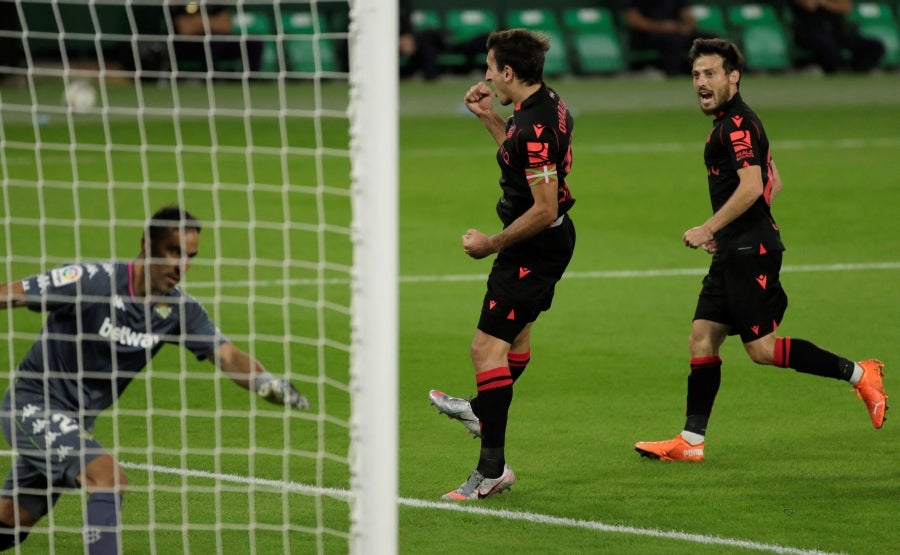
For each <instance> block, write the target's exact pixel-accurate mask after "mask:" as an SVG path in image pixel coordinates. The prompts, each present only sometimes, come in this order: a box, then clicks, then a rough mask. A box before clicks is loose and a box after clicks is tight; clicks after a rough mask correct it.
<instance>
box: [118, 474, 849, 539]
mask: <svg viewBox="0 0 900 555" xmlns="http://www.w3.org/2000/svg"><path fill="white" fill-rule="evenodd" d="M119 464H120V465H122V466H123V467H125V468H130V469H134V470H140V471H145V472H155V473H159V474H173V475H177V476H189V477H194V478H206V479H210V480H217V481H221V482H231V483H237V484H248V485H251V484H252V485H256V486H268V487H272V488H273V489H276V490H279V491H289V492H294V493H303V494H306V495H325V496H328V497H335V498H341V499H346V500H348V501H349V500H350V498H351V496H350V492H348V491H346V490H340V489H335V488H317V487H314V486H310V485H306V484H299V483H296V482H283V481H280V480H266V479H260V478H250V477H247V476H238V475H234V474H219V473H214V472H207V471H203V470H185V469H180V468H170V467H165V466H156V465H148V464H138V463H129V462H120V463H119ZM397 502H398V503H399V504H400V505H405V506H407V507H415V508H419V509H433V510H438V511H456V512H460V513H468V514H475V515H481V516H485V517H489V518H502V519H505V520H515V521H520V522H529V523H533V524H546V525H549V526H561V527H566V528H581V529H585V530H594V531H597V532H609V533H616V534H629V535H633V536H646V537H651V538H661V539H668V540H678V541H685V542H689V543H696V544H703V545H720V546H723V547H730V548H741V549H749V550H753V551H764V552H768V553H779V554H784V555H837V554H834V553H830V552H827V551H819V550H809V549H800V548H796V547H786V546H782V545H778V544H770V543H760V542H755V541H749V540H739V539H734V538H723V537H719V536H706V535H703V534H690V533H687V532H679V531H677V530H656V529H653V528H636V527H634V526H623V525H620V524H605V523H603V522H598V521H595V520H578V519H572V518H560V517H555V516H550V515H542V514H538V513H528V512H516V511H506V510H502V509H488V508H485V507H479V506H476V505H472V504H457V503H449V502H435V501H423V500H421V499H409V498H404V497H401V498H399V499H398V500H397Z"/></svg>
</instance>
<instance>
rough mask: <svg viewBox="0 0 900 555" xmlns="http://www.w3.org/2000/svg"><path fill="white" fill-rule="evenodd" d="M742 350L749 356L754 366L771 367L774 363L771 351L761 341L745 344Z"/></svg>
mask: <svg viewBox="0 0 900 555" xmlns="http://www.w3.org/2000/svg"><path fill="white" fill-rule="evenodd" d="M744 349H745V350H746V351H747V354H748V355H750V360H752V361H753V362H755V363H756V364H764V365H771V364H772V363H773V362H774V357H773V353H772V349H770V348H768V345H767V344H766V343H764V342H763V341H761V340H758V341H753V342H751V343H745V344H744Z"/></svg>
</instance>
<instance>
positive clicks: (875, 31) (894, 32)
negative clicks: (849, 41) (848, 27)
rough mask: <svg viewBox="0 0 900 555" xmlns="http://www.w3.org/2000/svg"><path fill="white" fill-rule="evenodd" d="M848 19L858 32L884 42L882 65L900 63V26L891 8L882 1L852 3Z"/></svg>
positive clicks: (888, 65)
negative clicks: (855, 25) (856, 26)
mask: <svg viewBox="0 0 900 555" xmlns="http://www.w3.org/2000/svg"><path fill="white" fill-rule="evenodd" d="M849 19H850V20H851V21H853V22H854V23H856V24H857V25H858V26H859V32H860V33H861V34H863V35H865V36H867V37H870V38H874V39H878V40H880V41H881V42H882V43H883V44H884V49H885V52H884V58H882V59H881V65H882V67H896V66H898V65H900V26H898V25H897V20H896V19H895V18H894V14H893V13H892V12H891V8H890V7H889V6H888V5H887V4H885V3H882V2H858V3H854V4H853V11H851V12H850V16H849Z"/></svg>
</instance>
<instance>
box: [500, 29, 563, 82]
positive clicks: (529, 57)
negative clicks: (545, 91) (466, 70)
mask: <svg viewBox="0 0 900 555" xmlns="http://www.w3.org/2000/svg"><path fill="white" fill-rule="evenodd" d="M487 49H488V51H491V50H493V51H494V60H495V61H496V62H497V68H498V69H503V68H504V67H505V66H509V67H511V68H512V70H513V71H514V72H516V76H517V77H518V78H519V80H521V81H522V82H523V83H525V84H526V85H534V84H537V83H540V82H542V81H543V80H544V59H545V58H546V53H547V50H549V49H550V36H549V35H546V34H544V33H540V32H533V31H529V30H527V29H507V30H505V31H494V32H493V33H491V34H490V35H488V39H487Z"/></svg>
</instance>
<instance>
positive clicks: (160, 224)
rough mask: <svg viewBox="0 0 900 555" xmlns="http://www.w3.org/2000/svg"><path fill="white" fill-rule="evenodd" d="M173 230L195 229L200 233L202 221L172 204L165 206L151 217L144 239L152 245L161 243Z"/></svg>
mask: <svg viewBox="0 0 900 555" xmlns="http://www.w3.org/2000/svg"><path fill="white" fill-rule="evenodd" d="M172 229H179V230H180V229H193V230H196V231H197V233H200V230H201V229H202V228H201V227H200V221H199V220H197V218H195V217H194V216H193V214H191V213H190V212H188V211H187V210H185V209H183V208H181V207H180V206H177V205H175V204H170V205H167V206H163V207H162V208H160V209H159V210H157V211H156V213H155V214H153V216H151V217H150V221H149V222H147V228H146V229H145V230H144V237H145V238H147V239H149V240H150V244H151V245H152V244H154V243H156V242H158V241H161V240H162V239H164V238H165V237H167V236H168V235H169V232H170V230H172Z"/></svg>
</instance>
